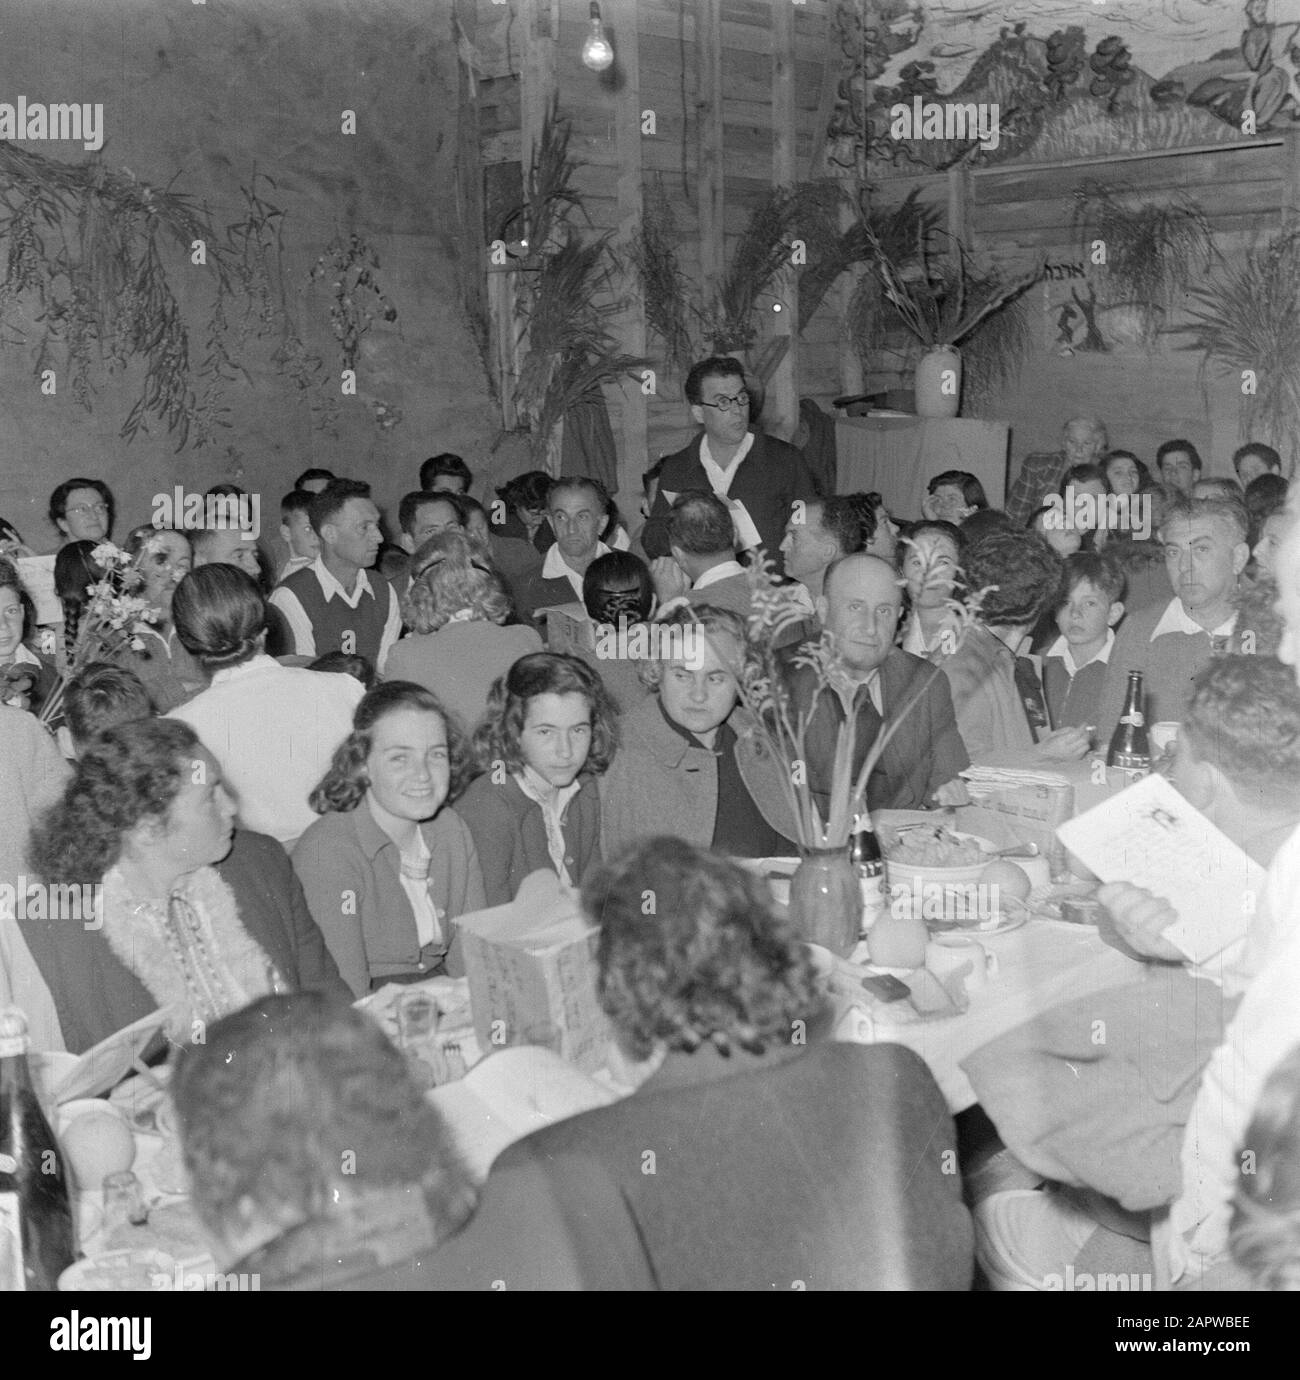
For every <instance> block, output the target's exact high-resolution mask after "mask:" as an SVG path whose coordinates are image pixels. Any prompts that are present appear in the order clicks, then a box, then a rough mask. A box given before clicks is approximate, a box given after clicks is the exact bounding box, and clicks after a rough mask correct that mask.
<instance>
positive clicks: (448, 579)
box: [402, 532, 511, 633]
mask: <svg viewBox="0 0 1300 1380" xmlns="http://www.w3.org/2000/svg"><path fill="white" fill-rule="evenodd" d="M510 608H511V603H510V596H509V595H508V594H507V593H506V591H505V587H504V586H503V584H502V583H501V580H500V577H499V576H498V575H497V574H496V572H495V571H494V570H493V569H492V567H491V565H490V564H489V563H488V562H487V561H485V560H484V559H483V556H482V553H481V552H480V551H479V548H478V547H477V545H476V544H475V543H474V542H472V541H471V540H470V539H469V538H468V537H466V536H465V534H464V533H463V532H438V533H437V534H435V535H434V536H432V537H430V538H429V540H428V541H426V542H425V543H424V544H423V545H422V546H421V547H420V549H419V550H418V551H417V552H416V553H415V555H414V556H413V557H412V559H411V585H410V588H409V589H408V590H407V592H406V596H405V598H403V600H402V620H403V622H405V623H407V624H408V625H409V626H410V627H412V628H414V629H415V631H416V632H417V633H431V632H437V631H438V629H439V628H442V627H445V626H446V625H447V624H448V623H450V622H451V620H452V618H454V617H455V615H456V614H458V613H462V612H464V610H466V609H468V610H469V611H470V614H471V615H472V616H473V617H474V618H476V619H482V620H485V621H487V622H489V623H504V622H505V621H506V619H507V618H508V617H509V616H510Z"/></svg>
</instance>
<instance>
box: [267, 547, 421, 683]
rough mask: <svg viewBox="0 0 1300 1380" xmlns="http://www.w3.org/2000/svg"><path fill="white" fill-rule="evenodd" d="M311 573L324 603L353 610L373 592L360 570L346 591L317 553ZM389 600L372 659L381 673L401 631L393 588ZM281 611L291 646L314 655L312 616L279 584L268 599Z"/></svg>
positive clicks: (395, 594)
mask: <svg viewBox="0 0 1300 1380" xmlns="http://www.w3.org/2000/svg"><path fill="white" fill-rule="evenodd" d="M310 568H311V572H312V574H313V575H315V576H316V579H317V581H318V582H319V583H320V587H321V593H322V594H324V596H325V602H326V603H328V602H329V601H330V600H331V599H335V598H338V599H342V600H343V602H344V603H345V604H346V605H347V606H348V608H350V609H354V608H356V607H357V605H358V604H360V602H361V596H362V595H363V594H369V595H372V596H373V597H374V598H376V599H377V598H378V597H379V596H378V595H377V594H375V591H374V586H373V585H371V583H370V575H369V572H368V571H365V570H360V571H358V572H357V583H356V586H355V587H354V588H353V590H352V592H351V593H349V592H348V591H347V590H346V589H344V588H343V586H342V585H341V584H340V583H339V582H338V580H337V579H335V577H334V576H333V575H332V574H331V573H330V572H329V571H328V570H327V569H326V568H325V558H324V557H323V556H317V557H316V559H315V560H314V561H312V563H311V567H310ZM375 578H376V579H380V580H382V579H383V576H382V575H378V574H377V575H376V577H375ZM392 595H393V597H392V599H390V600H389V604H388V618H387V620H386V621H385V623H384V631H383V635H382V636H381V637H380V639H379V656H378V657H377V658H376V662H375V672H376V674H378V675H382V674H383V670H384V663H385V662H386V661H387V660H388V653H389V652H391V651H392V649H393V644H394V643H395V642H396V641H397V639H398V637H399V635H400V634H401V631H402V615H401V613H400V611H399V610H398V607H397V603H398V600H397V592H396V590H393V591H392ZM268 602H269V603H272V604H274V605H275V606H276V608H278V609H279V610H280V612H281V613H282V614H284V617H285V621H286V622H287V623H288V624H289V631H290V632H292V633H293V649H294V652H295V653H296V654H297V655H298V656H312V657H314V656H315V655H316V632H315V629H314V628H313V627H312V625H311V619H310V618H308V617H307V611H306V610H305V609H304V608H303V606H302V605H301V604H300V603H299V602H298V596H297V595H296V594H294V593H293V591H292V590H288V589H285V588H284V586H283V585H278V586H277V587H276V588H275V589H273V590H272V591H271V597H270V599H269V600H268Z"/></svg>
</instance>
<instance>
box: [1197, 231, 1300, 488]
mask: <svg viewBox="0 0 1300 1380" xmlns="http://www.w3.org/2000/svg"><path fill="white" fill-rule="evenodd" d="M1188 296H1189V298H1190V300H1191V302H1192V304H1193V305H1192V307H1191V308H1190V309H1189V310H1188V311H1187V316H1188V318H1189V320H1188V323H1187V324H1186V325H1183V326H1178V327H1176V328H1175V329H1174V332H1173V333H1174V334H1179V335H1189V336H1190V337H1191V339H1190V340H1189V341H1188V343H1187V344H1186V345H1183V346H1181V347H1180V348H1181V349H1184V350H1200V351H1202V352H1203V355H1204V358H1203V359H1202V361H1201V369H1202V373H1204V371H1205V370H1206V369H1207V368H1209V367H1210V366H1213V368H1214V370H1215V371H1216V372H1217V373H1220V374H1225V375H1233V376H1235V377H1236V378H1237V379H1239V380H1240V384H1241V396H1242V398H1243V400H1244V406H1243V407H1242V408H1241V413H1240V429H1241V436H1242V439H1243V440H1244V439H1245V438H1246V437H1247V436H1249V437H1251V438H1253V439H1254V440H1263V441H1267V442H1268V443H1269V444H1270V445H1272V446H1275V447H1276V448H1277V449H1278V450H1280V451H1282V452H1283V453H1284V454H1288V453H1289V455H1290V457H1291V465H1292V467H1294V464H1295V460H1296V455H1297V449H1298V448H1297V445H1296V440H1295V437H1296V435H1297V433H1300V230H1287V231H1284V232H1283V233H1282V234H1280V235H1276V236H1274V237H1273V238H1272V239H1271V240H1269V241H1268V243H1267V244H1264V245H1263V246H1261V247H1260V248H1259V249H1255V250H1252V251H1251V252H1250V253H1248V254H1246V255H1245V257H1244V259H1243V260H1242V261H1241V263H1240V265H1239V266H1238V267H1235V268H1228V269H1225V270H1222V271H1221V272H1220V273H1218V274H1217V275H1216V276H1214V277H1211V278H1209V279H1208V280H1207V281H1206V282H1205V283H1204V284H1203V285H1202V286H1200V287H1197V288H1193V289H1192V290H1191V291H1190V293H1189V294H1188Z"/></svg>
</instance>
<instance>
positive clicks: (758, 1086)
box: [488, 838, 972, 1290]
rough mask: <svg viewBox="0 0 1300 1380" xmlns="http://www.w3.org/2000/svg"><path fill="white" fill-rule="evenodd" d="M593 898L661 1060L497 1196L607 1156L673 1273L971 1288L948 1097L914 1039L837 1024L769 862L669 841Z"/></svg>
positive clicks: (602, 963) (622, 1014)
mask: <svg viewBox="0 0 1300 1380" xmlns="http://www.w3.org/2000/svg"><path fill="white" fill-rule="evenodd" d="M582 904H583V909H584V910H585V911H586V913H587V915H588V917H589V918H590V919H591V921H592V922H593V923H594V924H597V925H599V926H600V939H599V951H598V956H597V963H598V990H599V994H600V1001H601V1005H602V1006H603V1007H604V1010H605V1012H606V1014H607V1015H608V1016H609V1018H610V1020H611V1021H612V1022H613V1025H614V1030H615V1034H616V1036H617V1038H618V1040H619V1043H620V1045H621V1047H622V1048H623V1049H624V1051H625V1052H626V1053H627V1054H628V1055H630V1056H631V1057H633V1058H638V1059H646V1058H648V1057H649V1058H658V1059H660V1060H661V1062H660V1063H659V1066H658V1068H657V1069H656V1071H655V1072H654V1073H653V1074H651V1076H650V1077H649V1079H648V1080H647V1081H645V1082H644V1083H642V1085H641V1087H640V1088H639V1089H638V1090H637V1092H635V1093H633V1094H632V1096H631V1097H628V1098H626V1099H624V1100H623V1101H622V1102H618V1103H615V1104H614V1105H613V1106H610V1107H603V1108H600V1109H598V1110H596V1111H591V1112H584V1113H582V1114H581V1115H579V1116H576V1117H572V1118H570V1119H569V1120H567V1121H562V1122H560V1123H558V1124H556V1125H554V1126H549V1127H547V1128H546V1129H545V1130H542V1131H538V1132H536V1133H534V1134H533V1135H531V1136H528V1137H527V1138H526V1139H524V1140H522V1141H520V1142H518V1143H517V1144H515V1145H513V1146H510V1147H509V1148H508V1149H507V1150H506V1151H504V1152H503V1154H502V1155H501V1156H500V1157H499V1158H498V1159H497V1161H496V1163H495V1164H494V1165H493V1167H492V1173H491V1175H490V1176H489V1178H488V1191H489V1192H490V1191H491V1188H492V1183H493V1180H495V1179H496V1178H497V1177H498V1176H499V1175H503V1174H505V1173H507V1172H512V1171H515V1170H517V1169H519V1168H520V1167H521V1166H524V1165H529V1164H531V1165H534V1166H536V1167H537V1168H539V1169H542V1170H544V1171H545V1172H547V1173H548V1174H549V1173H552V1172H554V1171H555V1170H556V1169H560V1168H563V1167H564V1166H565V1164H566V1162H567V1160H568V1158H569V1157H570V1156H573V1155H581V1156H585V1157H587V1158H589V1159H594V1160H596V1161H598V1162H599V1163H600V1164H602V1165H603V1166H604V1168H605V1169H606V1170H607V1171H608V1173H609V1175H610V1177H611V1178H613V1179H614V1181H615V1183H616V1184H617V1185H618V1186H619V1188H620V1189H621V1190H622V1193H623V1196H624V1199H625V1200H626V1202H627V1203H628V1205H629V1207H630V1208H631V1211H632V1214H633V1216H634V1217H635V1219H636V1222H637V1226H638V1227H639V1228H640V1231H641V1234H642V1238H643V1240H644V1241H645V1243H646V1250H647V1252H648V1254H649V1257H650V1261H651V1264H652V1266H653V1267H654V1271H655V1274H656V1276H657V1278H658V1280H659V1283H660V1285H661V1287H662V1288H664V1289H671V1290H704V1289H709V1290H713V1289H754V1290H760V1289H761V1290H789V1289H792V1288H793V1289H801V1288H807V1289H821V1290H824V1289H966V1288H968V1287H969V1286H970V1280H971V1262H972V1248H971V1226H970V1220H969V1217H968V1215H967V1212H966V1209H965V1207H964V1206H963V1205H962V1201H961V1182H960V1176H959V1175H957V1174H956V1173H949V1172H945V1166H946V1165H951V1164H953V1163H954V1162H955V1160H954V1156H955V1151H954V1144H955V1138H954V1131H953V1125H952V1119H951V1117H950V1116H949V1114H948V1109H947V1107H946V1106H945V1104H944V1100H943V1097H942V1096H941V1094H940V1092H939V1090H938V1088H937V1087H936V1086H935V1083H934V1080H933V1078H932V1077H931V1076H930V1074H929V1072H928V1071H927V1069H926V1067H925V1065H924V1064H923V1063H922V1062H921V1060H920V1059H919V1058H918V1057H917V1056H916V1055H915V1054H913V1053H912V1052H911V1051H910V1050H907V1049H904V1048H903V1047H902V1046H899V1045H890V1044H881V1045H870V1046H868V1045H857V1044H846V1043H839V1042H834V1041H830V1040H823V1039H820V1038H818V1037H819V1033H820V1030H821V1027H822V1025H823V1024H824V1021H823V1011H822V1006H821V1001H822V999H821V997H820V995H819V991H818V986H817V980H816V977H815V975H814V972H813V968H812V965H811V963H810V961H809V959H808V956H807V951H806V950H805V949H804V947H803V946H802V945H801V944H800V943H799V941H798V940H797V938H796V937H795V935H794V934H793V932H792V931H791V930H790V929H789V927H788V925H787V924H786V922H785V921H784V920H782V919H779V918H778V917H777V915H776V914H775V912H774V910H773V907H772V902H771V899H770V897H769V896H768V893H767V888H766V886H765V884H764V883H763V881H762V880H761V878H758V877H751V876H750V875H749V874H748V873H746V872H744V871H743V870H742V869H741V868H739V867H737V866H736V865H735V864H734V863H731V862H728V861H726V860H725V859H723V858H720V857H718V856H717V855H716V854H713V853H709V852H705V851H704V850H703V849H699V848H694V847H692V846H691V845H690V844H688V843H684V842H683V841H682V840H680V839H672V838H655V839H650V840H646V841H644V842H643V843H641V844H639V845H637V846H635V847H634V848H632V849H629V850H628V851H627V852H624V853H622V854H620V855H619V856H618V858H616V859H615V860H614V861H613V862H612V863H609V864H608V865H606V866H605V867H602V868H601V869H600V870H599V871H598V872H597V873H596V874H595V875H594V876H593V877H592V878H591V879H590V880H589V881H588V882H587V883H586V885H585V886H584V887H583V896H582Z"/></svg>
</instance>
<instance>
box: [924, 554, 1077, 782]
mask: <svg viewBox="0 0 1300 1380" xmlns="http://www.w3.org/2000/svg"><path fill="white" fill-rule="evenodd" d="M1061 571H1062V564H1061V558H1060V557H1059V556H1058V555H1057V554H1056V552H1055V551H1053V550H1052V548H1051V547H1050V546H1048V544H1047V542H1046V541H1044V540H1043V538H1042V537H1040V536H1037V535H1036V534H1035V533H1032V532H1014V531H1010V532H993V533H991V534H990V535H989V536H986V537H984V538H983V539H982V540H980V541H977V542H975V543H974V544H973V545H972V546H970V547H968V548H967V551H966V556H965V564H964V570H963V575H964V578H965V583H966V587H967V589H968V590H970V591H971V593H972V595H978V594H981V593H982V594H983V599H982V602H981V603H980V606H979V611H978V613H977V615H976V620H975V623H974V625H973V626H971V627H969V628H967V629H966V632H965V634H964V635H963V636H962V637H961V638H960V641H959V643H958V645H957V646H956V647H955V648H954V649H953V650H952V651H951V652H949V653H946V654H945V652H944V650H943V648H940V650H939V651H937V652H935V653H933V654H932V655H931V657H930V660H931V661H933V662H934V664H935V665H936V666H938V667H939V668H940V669H941V670H942V671H943V672H944V674H945V675H946V676H947V677H948V680H949V683H950V684H951V686H952V703H953V708H954V709H955V710H956V711H957V727H958V729H959V730H960V731H961V736H962V741H963V742H964V743H965V744H966V750H967V751H968V752H969V753H970V757H971V761H972V762H975V763H984V762H993V761H996V762H998V763H1001V764H1003V765H1022V766H1029V765H1038V766H1041V765H1042V764H1043V763H1044V762H1062V761H1066V762H1068V761H1074V760H1076V759H1077V758H1079V757H1082V756H1083V754H1084V753H1085V752H1087V750H1088V742H1089V737H1088V734H1087V733H1086V732H1085V731H1084V730H1083V729H1082V728H1065V729H1058V730H1056V731H1049V732H1045V733H1044V734H1043V735H1042V737H1041V738H1040V737H1039V736H1038V735H1037V732H1036V730H1035V729H1034V727H1033V726H1032V725H1031V723H1030V719H1029V714H1028V711H1027V710H1026V708H1025V700H1024V699H1023V698H1022V692H1021V690H1020V688H1019V686H1018V683H1017V675H1016V659H1017V657H1018V655H1019V654H1020V652H1021V651H1022V650H1025V649H1026V644H1027V643H1028V641H1029V638H1030V636H1031V634H1032V632H1033V629H1034V626H1035V624H1037V622H1038V620H1039V619H1040V618H1041V617H1042V616H1043V614H1044V613H1045V612H1046V611H1047V610H1048V609H1049V608H1051V606H1052V603H1053V601H1054V600H1055V599H1056V597H1057V592H1058V589H1059V587H1060V583H1061ZM1028 665H1029V670H1030V673H1031V674H1035V678H1036V673H1033V668H1032V663H1028ZM1039 693H1040V695H1041V687H1040V689H1039Z"/></svg>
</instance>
